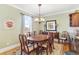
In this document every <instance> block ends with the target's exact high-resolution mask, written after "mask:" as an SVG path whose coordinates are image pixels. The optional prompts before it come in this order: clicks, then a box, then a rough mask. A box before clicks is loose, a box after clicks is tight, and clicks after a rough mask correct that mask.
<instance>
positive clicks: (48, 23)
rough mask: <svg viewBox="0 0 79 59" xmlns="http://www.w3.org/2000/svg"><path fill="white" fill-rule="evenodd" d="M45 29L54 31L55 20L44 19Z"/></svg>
mask: <svg viewBox="0 0 79 59" xmlns="http://www.w3.org/2000/svg"><path fill="white" fill-rule="evenodd" d="M46 30H47V31H56V30H57V28H56V20H50V21H46Z"/></svg>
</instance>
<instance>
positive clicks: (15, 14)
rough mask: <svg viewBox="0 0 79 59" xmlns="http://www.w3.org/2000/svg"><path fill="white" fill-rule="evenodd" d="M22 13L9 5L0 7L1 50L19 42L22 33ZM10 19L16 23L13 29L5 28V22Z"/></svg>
mask: <svg viewBox="0 0 79 59" xmlns="http://www.w3.org/2000/svg"><path fill="white" fill-rule="evenodd" d="M20 13H21V11H20V10H18V9H16V8H13V7H11V6H9V5H0V48H3V47H7V46H9V45H13V44H16V43H17V42H19V41H18V40H19V39H18V34H19V33H20V31H21V15H20ZM8 19H11V20H13V21H14V23H15V26H14V28H13V29H7V28H5V27H4V22H5V21H6V20H8Z"/></svg>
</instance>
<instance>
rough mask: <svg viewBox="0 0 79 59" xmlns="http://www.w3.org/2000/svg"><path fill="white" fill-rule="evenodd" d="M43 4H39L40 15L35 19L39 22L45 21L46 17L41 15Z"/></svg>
mask: <svg viewBox="0 0 79 59" xmlns="http://www.w3.org/2000/svg"><path fill="white" fill-rule="evenodd" d="M41 6H42V4H38V7H39V16H38V17H37V18H36V19H35V21H37V22H39V24H40V23H41V22H43V21H45V19H44V18H43V17H42V16H41V14H40V7H41Z"/></svg>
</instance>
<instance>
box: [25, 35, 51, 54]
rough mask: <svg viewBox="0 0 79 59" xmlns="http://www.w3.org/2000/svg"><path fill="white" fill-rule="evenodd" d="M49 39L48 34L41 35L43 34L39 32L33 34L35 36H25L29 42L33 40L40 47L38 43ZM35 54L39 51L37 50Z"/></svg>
mask: <svg viewBox="0 0 79 59" xmlns="http://www.w3.org/2000/svg"><path fill="white" fill-rule="evenodd" d="M48 39H49V36H48V35H43V34H39V35H35V36H29V37H27V40H28V41H30V42H33V44H37V46H38V47H39V48H40V45H39V44H40V43H41V42H43V43H45V42H47V41H48ZM39 48H38V51H39ZM37 54H39V52H37Z"/></svg>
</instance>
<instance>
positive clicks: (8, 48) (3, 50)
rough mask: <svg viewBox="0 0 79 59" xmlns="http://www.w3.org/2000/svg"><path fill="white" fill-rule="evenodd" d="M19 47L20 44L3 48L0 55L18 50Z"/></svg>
mask: <svg viewBox="0 0 79 59" xmlns="http://www.w3.org/2000/svg"><path fill="white" fill-rule="evenodd" d="M19 46H20V44H19V43H18V44H14V45H11V46H8V47H5V48H2V49H0V54H1V53H4V52H7V51H9V50H11V49H14V48H16V47H19Z"/></svg>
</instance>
